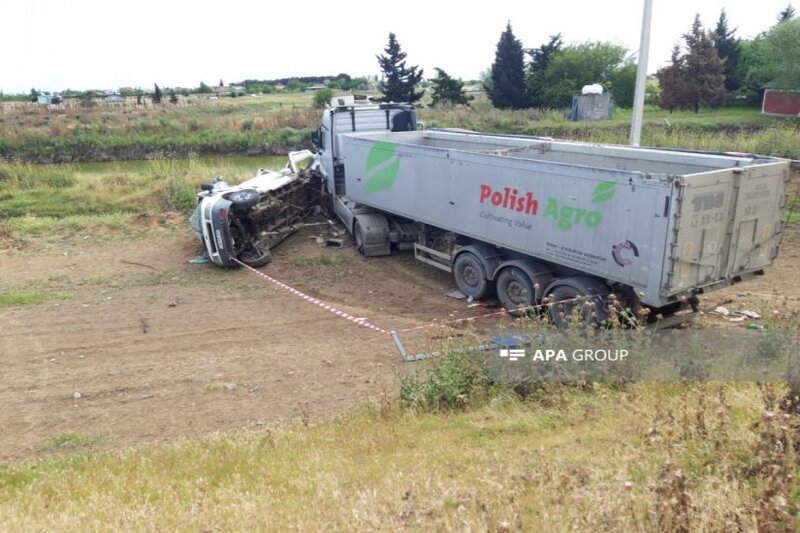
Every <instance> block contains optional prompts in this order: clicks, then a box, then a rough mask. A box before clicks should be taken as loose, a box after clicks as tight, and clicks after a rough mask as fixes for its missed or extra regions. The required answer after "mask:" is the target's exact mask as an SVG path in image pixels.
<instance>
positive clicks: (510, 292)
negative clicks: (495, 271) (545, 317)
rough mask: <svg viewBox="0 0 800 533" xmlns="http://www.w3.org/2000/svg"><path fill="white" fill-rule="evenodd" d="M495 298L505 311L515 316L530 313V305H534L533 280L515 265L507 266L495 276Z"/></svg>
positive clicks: (531, 310)
mask: <svg viewBox="0 0 800 533" xmlns="http://www.w3.org/2000/svg"><path fill="white" fill-rule="evenodd" d="M497 298H498V299H499V300H500V303H501V304H503V307H505V308H506V311H508V312H509V314H511V315H512V316H515V317H519V316H524V315H527V314H530V313H532V312H533V311H534V310H533V309H532V306H534V305H536V291H535V290H534V287H533V282H532V281H531V279H530V278H529V277H528V275H527V274H526V273H525V272H523V271H522V269H519V268H517V267H507V268H504V269H503V270H501V271H500V275H498V276H497ZM526 308H527V309H526Z"/></svg>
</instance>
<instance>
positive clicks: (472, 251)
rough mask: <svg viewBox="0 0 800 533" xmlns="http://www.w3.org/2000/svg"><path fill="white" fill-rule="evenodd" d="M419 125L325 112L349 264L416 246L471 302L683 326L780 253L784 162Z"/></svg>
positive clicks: (321, 138) (393, 109)
mask: <svg viewBox="0 0 800 533" xmlns="http://www.w3.org/2000/svg"><path fill="white" fill-rule="evenodd" d="M419 126H420V124H418V122H417V118H416V113H415V110H414V108H413V107H412V106H410V105H406V104H394V103H387V104H354V105H339V106H336V105H334V106H331V107H329V108H327V109H326V110H325V111H324V114H323V117H322V124H321V126H320V128H319V129H318V130H317V131H316V132H315V133H314V136H313V137H314V138H313V144H314V146H315V149H316V152H317V162H316V164H315V165H313V166H312V168H310V169H309V170H308V171H310V172H315V173H319V174H320V175H321V178H322V183H323V184H324V185H323V187H324V189H325V190H326V191H327V193H328V194H327V198H328V202H329V208H330V209H331V210H332V212H333V213H334V214H335V216H336V217H337V218H338V219H339V220H341V222H342V223H343V224H344V225H345V227H346V228H347V230H348V231H349V232H350V233H351V234H352V236H353V241H354V244H355V247H356V249H357V250H358V252H359V253H361V254H363V255H366V256H379V255H388V254H391V253H392V252H393V251H395V250H408V251H413V253H414V256H415V257H416V258H417V259H419V260H420V261H423V262H425V263H427V264H429V265H431V266H433V267H436V268H439V269H442V270H445V271H448V272H451V273H452V274H453V276H454V278H455V283H456V285H457V286H458V288H459V290H460V291H461V292H462V293H463V294H464V295H465V296H467V297H469V298H473V299H480V298H487V297H495V296H496V298H497V299H498V300H499V301H500V302H501V303H502V304H503V306H505V308H506V309H508V310H509V311H510V312H512V313H519V312H520V311H521V310H524V309H530V308H532V307H536V306H539V305H541V304H542V302H549V303H550V305H549V306H548V307H549V310H550V313H551V316H552V318H553V319H554V320H555V321H557V322H558V321H560V320H563V314H564V312H565V311H569V307H570V306H567V307H568V308H567V309H566V310H565V309H564V308H563V306H561V307H559V306H557V305H553V304H554V303H557V302H575V301H577V298H578V297H583V298H588V300H589V302H591V303H592V304H593V305H594V309H593V312H592V315H591V316H592V319H593V320H597V321H602V320H604V319H605V318H606V316H607V311H606V310H607V302H608V298H609V296H610V295H611V294H614V298H615V300H616V302H617V303H621V305H622V306H623V307H625V308H627V309H631V310H632V312H633V313H634V314H638V313H640V312H642V311H650V315H651V316H655V315H656V314H658V315H660V316H662V317H667V321H668V320H669V317H673V318H674V319H677V320H682V318H680V317H674V315H675V314H676V313H677V312H678V311H680V310H682V309H686V308H690V307H691V308H692V309H693V310H694V311H696V310H697V304H698V295H700V294H703V293H705V292H708V291H712V290H715V289H719V288H722V287H726V286H729V285H731V284H733V283H737V282H740V281H744V280H746V279H748V278H751V277H753V276H757V275H761V274H763V273H764V269H766V268H767V267H769V265H770V264H771V263H772V262H773V261H774V260H775V258H776V256H777V254H778V250H779V247H780V241H781V237H782V219H781V216H782V208H783V207H784V205H785V184H786V182H787V181H788V178H789V162H788V161H785V160H781V159H777V158H771V157H763V156H758V155H752V154H741V153H710V152H698V151H687V150H668V149H653V148H635V147H629V146H614V145H601V144H590V143H583V142H573V141H562V140H554V139H552V138H547V137H535V136H515V135H499V134H490V133H476V132H469V131H461V130H433V129H431V130H425V129H422V128H420V127H419ZM307 181H308V182H309V183H311V182H314V180H307ZM315 183H316V182H315ZM232 216H233V215H232ZM570 305H572V304H570Z"/></svg>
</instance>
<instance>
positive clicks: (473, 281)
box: [464, 265, 480, 287]
mask: <svg viewBox="0 0 800 533" xmlns="http://www.w3.org/2000/svg"><path fill="white" fill-rule="evenodd" d="M464 281H466V282H467V285H469V286H470V287H474V286H476V285H477V284H478V282H479V281H480V279H479V278H478V271H477V269H476V268H475V267H473V266H472V265H467V266H466V267H464Z"/></svg>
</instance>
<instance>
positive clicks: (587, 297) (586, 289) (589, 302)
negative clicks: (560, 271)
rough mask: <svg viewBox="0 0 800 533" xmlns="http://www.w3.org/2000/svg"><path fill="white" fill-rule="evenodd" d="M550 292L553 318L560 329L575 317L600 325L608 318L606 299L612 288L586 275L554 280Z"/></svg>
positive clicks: (590, 323) (548, 290) (578, 319)
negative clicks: (607, 287)
mask: <svg viewBox="0 0 800 533" xmlns="http://www.w3.org/2000/svg"><path fill="white" fill-rule="evenodd" d="M546 292H547V301H548V302H549V307H548V312H549V314H550V319H551V320H552V321H553V324H555V325H556V326H557V327H559V328H565V327H567V326H569V325H570V323H572V322H573V321H575V320H577V321H578V322H581V323H582V324H585V325H594V326H597V325H599V324H601V323H603V322H605V321H606V320H607V319H608V312H607V311H606V308H605V302H604V298H605V297H606V296H607V295H608V290H606V289H605V288H604V287H603V286H602V284H601V283H600V282H599V281H596V280H593V279H591V278H589V277H586V276H574V277H570V278H564V279H560V280H556V281H554V282H553V283H551V284H550V286H549V287H548V288H547V291H546ZM578 306H580V308H579V307H578Z"/></svg>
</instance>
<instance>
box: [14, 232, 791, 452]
mask: <svg viewBox="0 0 800 533" xmlns="http://www.w3.org/2000/svg"><path fill="white" fill-rule="evenodd" d="M160 222H164V221H159V220H158V219H157V218H153V217H150V218H144V219H142V220H140V221H139V225H140V226H141V232H142V235H139V236H137V237H121V236H118V235H117V236H102V235H92V236H81V235H78V236H73V237H69V238H66V239H63V240H56V239H49V240H48V239H34V240H30V241H29V242H27V243H26V244H25V245H24V246H23V247H22V248H21V249H11V250H8V251H7V252H6V253H3V254H0V272H2V276H1V277H0V292H2V291H9V290H15V291H19V290H37V291H48V292H57V293H61V294H63V295H66V296H68V297H67V298H62V299H56V300H51V301H48V302H44V303H41V304H38V305H32V306H21V307H11V308H2V309H0V324H2V329H1V330H0V365H2V366H0V368H1V369H2V370H0V383H2V387H0V420H2V427H3V429H4V431H3V432H2V434H0V461H16V460H19V459H24V458H30V457H40V456H46V455H48V454H52V453H58V452H59V450H58V449H53V446H52V445H49V444H48V443H49V442H50V441H51V440H52V439H54V438H56V437H58V436H63V435H65V434H75V435H78V436H80V437H83V438H86V439H89V440H90V441H91V448H99V449H114V448H120V447H124V446H128V445H136V444H142V443H148V442H153V441H159V440H164V439H174V438H180V437H195V436H201V435H206V434H209V433H212V432H215V431H227V430H237V429H242V428H248V427H258V426H261V425H264V424H271V423H274V422H277V421H280V420H286V419H290V418H295V419H296V418H301V419H304V418H316V417H323V416H330V415H331V414H335V413H342V412H344V411H346V410H347V409H348V408H351V407H352V406H354V405H356V404H358V403H359V402H360V401H361V400H363V399H364V398H367V397H370V396H375V395H378V394H380V393H382V392H387V393H390V394H392V393H394V391H395V390H396V386H397V385H396V374H397V373H398V372H399V371H402V370H403V363H400V361H399V358H398V357H397V353H396V351H395V350H394V347H393V345H392V344H391V342H390V341H389V340H388V339H387V338H385V337H382V336H381V335H378V334H376V333H375V332H373V331H371V330H368V329H365V328H360V327H357V326H354V325H352V324H349V323H347V322H345V321H343V320H342V319H341V318H338V317H335V316H334V315H332V314H329V313H326V312H324V311H322V310H320V309H319V308H316V307H314V306H313V305H310V304H309V303H307V302H304V301H302V300H300V299H299V298H297V297H295V296H292V295H291V294H289V293H287V292H286V291H283V290H281V289H278V288H277V287H275V286H272V285H269V284H268V283H265V282H264V281H262V280H261V279H260V278H258V277H256V276H255V275H254V274H252V273H251V272H248V271H246V270H223V269H220V268H217V267H213V266H210V265H190V264H188V263H187V259H188V258H190V257H192V256H194V255H196V254H197V253H198V251H199V248H198V246H197V245H196V243H195V240H194V236H193V235H192V234H191V232H190V231H189V230H187V229H185V226H184V224H183V221H181V220H177V221H176V220H170V221H167V222H166V223H165V224H162V223H160ZM321 255H331V256H341V257H342V258H343V260H342V261H341V262H339V263H337V264H333V265H321V264H315V263H314V261H313V258H315V257H319V256H321ZM797 257H798V232H797V231H796V230H791V231H789V232H788V233H787V238H786V239H784V248H783V250H782V256H781V258H780V259H779V262H778V264H777V265H776V267H774V268H773V269H771V270H770V271H769V272H768V275H767V276H765V277H764V278H759V279H757V280H756V281H753V282H751V283H748V284H746V285H740V286H737V287H734V288H731V289H728V290H726V291H723V292H720V293H713V294H711V295H709V297H708V298H705V299H704V305H709V304H710V303H713V302H718V301H722V300H724V299H726V298H731V299H732V300H734V301H733V302H732V303H730V304H728V306H729V307H730V308H731V309H732V310H735V309H739V308H748V309H753V308H756V309H757V310H760V311H762V312H763V310H764V309H765V308H767V307H769V306H772V307H773V308H774V307H775V306H776V302H778V301H779V300H780V298H782V296H784V295H785V296H788V297H789V298H790V300H789V305H788V306H787V308H786V311H785V314H786V315H787V316H788V315H789V314H791V313H792V312H794V313H796V312H797V307H798V305H797V296H798V294H799V293H800V291H799V289H798V287H797V285H796V281H795V280H796V267H795V265H797V262H798V259H797ZM298 258H304V259H309V261H308V263H311V264H301V265H298V264H296V263H297V260H298ZM337 261H338V260H337ZM265 271H266V272H268V273H269V274H270V275H273V276H275V277H277V278H279V279H281V280H283V281H285V282H287V283H289V284H291V285H293V286H295V287H297V288H298V289H300V290H303V291H305V292H307V293H308V294H311V295H313V296H316V297H319V298H321V299H324V300H326V301H328V302H330V303H332V304H335V305H337V306H340V307H341V308H342V309H343V310H345V311H348V312H350V313H352V314H353V315H355V316H359V317H361V316H363V317H368V318H369V319H370V320H371V321H373V322H374V323H376V324H377V325H380V326H384V327H387V328H401V327H407V326H411V325H418V324H422V323H425V322H426V321H429V320H432V319H446V318H448V317H449V316H450V315H453V316H456V317H463V316H466V315H475V314H480V313H481V312H485V310H482V309H479V308H477V309H467V307H466V305H465V303H463V302H457V301H454V300H450V299H447V298H445V297H444V296H443V295H444V293H445V292H446V291H448V290H449V289H451V288H452V286H453V283H452V281H451V279H450V277H449V276H448V275H447V274H445V273H443V272H439V271H437V270H435V269H433V268H430V267H427V266H425V265H422V264H421V263H417V262H415V261H414V260H413V258H411V257H410V256H409V255H403V256H392V257H388V258H369V259H367V258H362V257H359V256H357V255H355V254H354V253H353V251H352V250H351V249H343V250H335V249H324V248H320V247H318V246H317V244H316V243H315V242H314V241H313V240H310V239H309V238H308V235H302V234H301V235H296V236H294V237H293V238H292V239H291V240H289V241H287V242H286V243H284V244H283V245H282V246H281V247H280V248H279V249H278V250H277V252H276V254H275V259H274V260H273V262H272V263H271V264H270V265H268V266H267V267H265ZM743 292H749V293H750V295H749V296H746V297H745V296H738V297H737V294H742V293H743ZM782 312H783V311H779V313H782ZM704 320H708V321H709V322H711V323H715V324H723V323H724V324H725V325H726V326H729V327H741V326H740V325H731V324H728V323H726V322H725V319H724V318H722V317H716V316H713V315H712V316H707V317H705V318H704Z"/></svg>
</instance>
